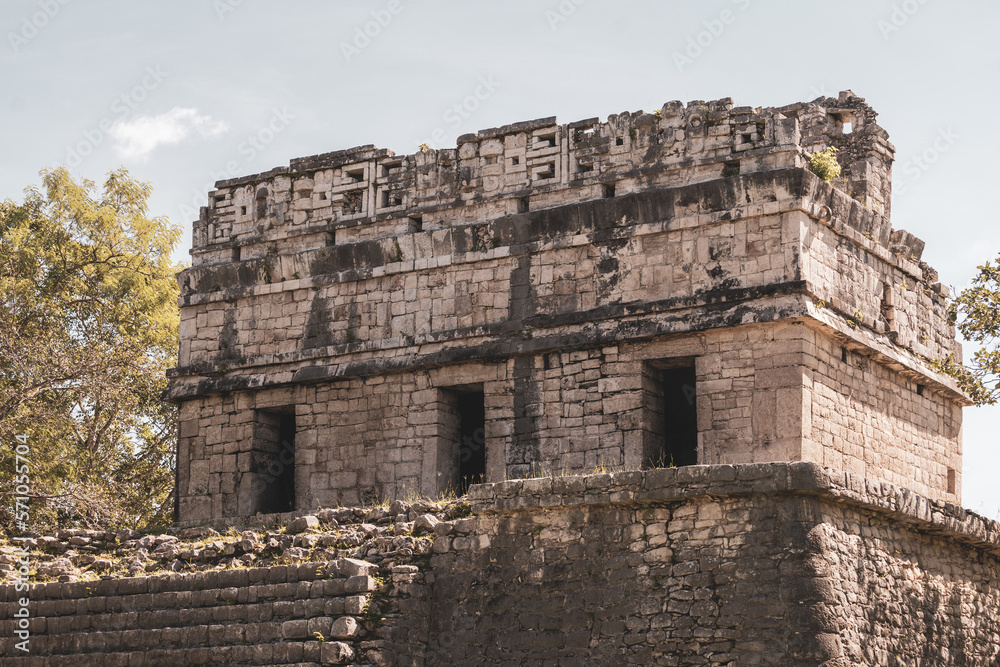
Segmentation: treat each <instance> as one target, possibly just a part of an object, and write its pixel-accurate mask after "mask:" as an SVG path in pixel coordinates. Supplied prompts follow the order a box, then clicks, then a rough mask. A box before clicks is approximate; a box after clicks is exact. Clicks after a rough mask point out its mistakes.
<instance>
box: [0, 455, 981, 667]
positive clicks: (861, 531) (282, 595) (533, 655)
mask: <svg viewBox="0 0 1000 667" xmlns="http://www.w3.org/2000/svg"><path fill="white" fill-rule="evenodd" d="M470 502H471V507H466V508H464V510H463V511H462V512H461V513H462V514H465V513H467V512H468V511H470V510H471V511H472V512H474V514H472V515H470V516H463V517H461V518H458V517H457V516H456V514H455V513H454V512H453V511H451V510H453V509H455V508H458V507H459V505H458V504H454V505H452V506H450V508H449V509H448V510H446V511H444V512H440V513H438V515H439V517H440V519H441V523H439V524H438V527H439V528H440V527H441V526H445V525H447V526H450V531H448V532H449V534H448V535H447V536H438V537H437V538H433V537H425V538H419V539H418V542H421V543H429V542H430V540H432V539H433V540H434V545H435V548H434V549H433V552H430V553H429V552H426V551H423V550H421V549H416V550H412V552H408V551H406V549H407V547H404V548H402V549H400V548H394V546H395V545H396V544H397V542H396V540H399V539H400V538H398V537H389V536H386V535H379V534H377V533H378V530H376V531H375V533H373V534H371V535H369V536H368V538H367V541H366V542H365V544H364V548H363V549H361V548H360V547H359V551H361V552H362V553H364V554H365V557H366V558H367V559H369V560H365V561H363V560H361V559H358V558H355V559H353V560H352V559H348V558H344V557H339V558H337V559H335V560H329V561H322V562H308V563H301V564H282V565H272V566H270V567H262V568H249V569H247V568H242V567H238V566H236V567H226V568H225V569H221V570H212V571H199V572H189V571H188V572H185V573H174V574H158V575H153V576H143V577H135V578H108V579H101V580H96V579H95V580H91V581H80V582H76V583H59V582H52V583H44V584H34V585H32V586H31V588H30V590H29V591H28V592H27V594H28V596H29V597H30V599H31V607H30V609H31V618H30V620H29V623H30V628H31V637H32V642H31V651H32V653H31V655H30V656H26V657H24V658H20V659H19V658H17V657H16V653H15V652H14V650H13V648H12V647H13V644H12V642H13V641H14V639H13V637H14V634H13V628H14V623H15V620H13V619H11V618H10V616H8V617H7V618H6V620H2V621H0V650H3V652H4V655H5V656H7V657H5V658H4V661H5V662H4V664H7V663H8V662H10V664H25V665H35V664H38V665H46V666H49V665H54V666H62V665H80V664H100V665H111V666H117V665H122V666H125V665H129V664H134V663H141V664H153V665H178V664H243V663H246V664H254V663H256V664H303V663H305V664H317V663H322V662H324V661H326V662H327V664H338V662H337V661H341V663H344V662H345V661H346V662H350V661H355V662H356V664H364V665H402V664H410V665H512V664H537V663H544V662H546V661H550V662H554V663H556V664H558V663H560V662H563V663H569V664H576V663H583V664H614V665H650V664H676V665H687V664H719V665H729V664H737V665H740V664H747V665H751V664H752V665H764V666H769V667H770V666H773V667H785V666H787V665H792V664H794V665H811V666H816V667H819V666H820V665H845V666H846V665H851V666H855V665H857V666H863V667H869V666H871V667H875V666H876V665H887V664H899V665H910V664H922V663H923V662H929V664H933V665H935V666H936V667H959V666H962V667H988V666H991V665H993V664H995V661H996V647H997V646H998V645H1000V616H998V615H997V614H996V609H997V608H998V606H1000V567H998V565H1000V563H998V559H1000V525H998V524H997V523H995V522H992V521H988V520H985V519H983V518H982V517H979V516H977V515H975V514H973V513H971V512H967V511H965V510H962V509H961V508H959V507H956V506H954V505H949V504H946V503H942V502H940V501H934V500H930V499H927V498H925V497H922V496H919V495H917V494H915V493H913V492H912V491H910V490H908V489H905V488H900V487H894V486H892V485H889V484H886V483H883V482H879V481H875V480H866V479H864V478H861V477H857V476H854V475H850V474H848V473H844V472H842V471H836V470H832V469H829V468H823V467H820V466H817V465H814V464H809V463H793V464H787V463H778V464H754V465H738V466H728V465H718V466H692V467H688V468H683V469H669V468H667V469H661V470H651V471H644V472H625V473H613V474H601V475H592V476H586V477H563V478H550V479H541V480H534V482H533V483H532V484H526V483H525V482H524V481H521V480H518V481H510V482H504V483H500V484H492V485H482V486H477V487H474V488H473V492H472V493H471V494H470ZM348 512H350V513H351V515H353V516H355V517H357V519H358V520H359V521H360V520H362V519H363V518H365V517H367V516H369V514H370V512H371V510H370V509H369V508H359V509H353V510H338V515H339V516H340V517H341V518H346V514H347V513H348ZM389 516H390V515H388V513H387V514H386V518H388V517H389ZM387 525H389V523H388V521H387V522H386V523H384V524H376V528H377V529H380V528H381V527H382V526H387ZM219 527H220V528H222V527H221V526H219ZM321 528H322V529H325V528H326V527H325V526H324V527H321ZM248 529H249V527H248ZM346 530H348V528H347V527H340V528H338V529H336V531H346ZM219 532H220V533H221V538H222V539H223V540H228V538H229V536H228V534H227V531H225V530H220V531H219ZM279 534H281V533H279ZM323 534H325V530H324V533H323ZM335 534H337V533H336V532H331V535H335ZM77 536H79V537H90V538H91V539H92V543H94V542H98V543H99V542H100V541H101V538H100V537H98V536H96V535H82V534H81V535H69V536H68V537H77ZM167 543H173V542H167ZM181 546H182V548H184V549H187V548H189V547H190V545H189V544H188V543H186V542H182V544H181ZM343 553H344V550H338V551H337V554H338V555H340V554H343ZM318 554H319V552H316V553H314V556H316V555H318ZM359 555H360V554H359ZM32 557H35V555H34V554H33V555H32ZM351 578H355V579H356V580H362V579H364V580H368V579H369V578H371V579H372V580H374V581H376V582H377V583H378V588H377V590H376V591H372V592H367V593H364V594H354V595H351V594H349V593H348V592H347V591H348V588H349V587H350V586H349V583H348V582H350V581H351ZM19 595H23V593H18V592H17V591H16V590H15V588H14V586H13V585H11V584H8V585H4V586H0V601H2V602H3V603H4V605H5V606H6V607H7V608H8V609H13V608H14V607H15V605H16V602H14V600H16V598H17V597H18V596H19ZM316 633H319V635H320V636H321V637H322V641H320V638H319V637H318V636H317V635H316ZM337 637H341V639H339V640H338V639H336V638H337ZM10 656H15V657H10Z"/></svg>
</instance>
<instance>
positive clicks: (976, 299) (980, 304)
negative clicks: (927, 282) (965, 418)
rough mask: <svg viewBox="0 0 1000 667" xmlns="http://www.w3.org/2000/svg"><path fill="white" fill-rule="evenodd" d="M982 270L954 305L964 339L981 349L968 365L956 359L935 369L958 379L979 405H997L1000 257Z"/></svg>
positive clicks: (999, 396)
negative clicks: (978, 345) (976, 344)
mask: <svg viewBox="0 0 1000 667" xmlns="http://www.w3.org/2000/svg"><path fill="white" fill-rule="evenodd" d="M978 270H979V273H978V274H977V275H976V277H975V278H974V279H973V280H972V285H970V286H969V287H968V288H966V289H964V290H962V293H961V294H959V295H958V297H956V298H955V299H954V300H953V301H952V302H951V315H952V317H953V318H954V320H955V325H956V327H957V328H958V331H959V332H960V333H961V334H962V336H963V337H964V338H965V339H966V340H968V341H971V342H973V343H978V344H980V346H981V347H980V348H979V349H978V350H977V351H976V352H975V353H974V354H973V355H972V363H970V364H969V365H967V366H964V365H962V364H961V360H956V359H953V358H952V357H948V358H947V359H944V360H939V361H937V362H936V363H935V366H936V367H937V369H938V370H940V371H943V372H945V373H947V374H949V375H951V376H953V377H954V378H955V379H956V380H958V383H959V385H960V386H961V387H962V389H964V390H965V392H966V393H967V394H969V397H970V398H972V400H973V401H975V402H976V404H977V405H995V404H996V402H997V400H998V399H1000V349H998V346H997V342H998V337H1000V258H998V259H997V263H996V264H993V263H992V262H986V264H984V265H983V266H980V267H978Z"/></svg>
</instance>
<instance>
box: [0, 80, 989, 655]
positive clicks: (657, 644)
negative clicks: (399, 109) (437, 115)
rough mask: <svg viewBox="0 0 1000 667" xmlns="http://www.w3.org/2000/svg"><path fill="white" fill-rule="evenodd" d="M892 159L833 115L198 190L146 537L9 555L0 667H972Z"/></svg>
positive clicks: (934, 397)
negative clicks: (21, 569) (161, 491)
mask: <svg viewBox="0 0 1000 667" xmlns="http://www.w3.org/2000/svg"><path fill="white" fill-rule="evenodd" d="M830 146H833V147H835V148H837V149H838V151H839V152H838V153H837V155H838V157H839V160H840V164H841V165H842V167H843V171H842V174H841V177H840V178H838V179H836V180H834V181H833V182H832V183H827V182H825V181H823V180H821V179H820V178H818V177H817V176H816V175H814V174H813V173H812V171H810V169H809V166H810V164H809V156H810V155H811V154H814V153H816V152H818V151H821V150H824V149H826V148H827V147H830ZM892 159H893V147H892V144H890V143H889V142H888V141H887V135H886V133H885V131H883V130H882V128H880V127H879V126H878V125H876V124H875V112H874V111H872V109H871V108H870V107H868V106H867V105H866V104H865V103H864V100H862V99H860V98H858V97H856V96H855V95H854V94H852V93H850V92H844V93H841V94H840V96H839V97H838V98H837V99H831V98H821V99H818V100H815V101H813V102H810V103H803V104H793V105H790V106H785V107H780V108H768V109H757V108H750V107H734V106H733V103H732V101H731V100H719V101H715V102H708V103H706V102H698V101H696V102H690V103H688V104H687V105H682V104H680V103H677V102H673V103H669V104H666V105H665V106H664V107H663V108H662V109H661V110H659V111H658V112H657V113H655V114H645V113H634V114H630V113H623V114H619V115H616V116H611V117H610V118H609V119H608V120H607V122H603V123H602V122H600V121H599V120H598V119H589V120H585V121H580V122H576V123H570V124H568V125H559V124H557V123H556V122H555V119H552V118H546V119H542V120H538V121H532V122H526V123H519V124H515V125H509V126H506V127H501V128H496V129H491V130H483V131H481V132H478V133H476V134H474V135H466V136H463V137H460V138H459V141H458V147H457V148H456V149H453V150H438V151H434V150H426V151H423V152H419V153H416V154H414V155H408V156H396V155H393V154H392V153H391V152H389V151H385V150H379V149H376V148H373V147H371V146H366V147H361V148H355V149H351V150H347V151H341V152H337V153H330V154H326V155H319V156H316V157H311V158H304V159H300V160H295V161H293V162H292V163H291V165H290V166H289V167H287V168H279V169H275V170H273V171H271V172H268V173H266V174H258V175H256V176H249V177H246V178H241V179H236V180H232V181H225V182H221V183H219V184H218V186H217V189H216V190H215V191H214V192H212V193H211V198H210V205H209V206H208V207H207V208H205V209H204V210H203V214H202V216H201V219H200V220H199V221H198V222H197V223H195V227H194V235H195V239H194V245H195V247H194V250H193V256H194V261H193V266H192V267H191V268H190V269H188V270H187V271H185V272H184V273H183V274H181V276H180V281H181V285H182V299H181V318H182V319H181V349H180V363H179V367H178V368H177V369H175V370H174V371H173V372H172V376H171V382H170V386H169V389H168V391H167V396H168V398H169V399H171V400H174V401H177V402H178V403H180V413H181V425H180V447H179V452H178V466H177V476H178V478H177V495H178V508H177V509H178V522H177V525H175V526H174V527H173V528H171V529H170V530H168V531H166V532H165V533H164V534H161V535H155V534H149V535H139V534H138V533H134V532H133V531H119V532H117V533H115V532H105V531H87V530H76V529H73V530H63V531H59V533H58V534H57V535H56V536H52V537H41V538H38V539H37V540H31V541H30V544H29V543H28V542H23V543H19V546H18V547H12V546H5V545H2V544H0V581H8V582H12V573H13V572H14V568H15V565H13V564H12V563H13V562H14V560H13V559H17V558H20V557H21V556H18V555H17V554H18V553H20V552H18V551H17V549H18V548H19V547H20V546H21V545H26V546H25V548H27V547H31V548H33V549H34V551H32V552H31V553H29V554H28V556H27V558H29V559H34V561H35V562H37V563H38V568H37V572H38V575H39V577H40V578H36V579H35V581H36V582H37V583H32V584H31V586H30V591H29V592H28V593H27V595H28V596H29V597H30V601H29V607H28V608H29V609H30V616H31V618H30V619H28V618H23V617H16V616H15V613H21V612H20V611H19V610H21V609H24V608H25V607H24V605H23V604H22V603H21V602H20V601H19V600H20V599H21V598H22V596H24V595H26V594H25V593H23V592H19V589H17V588H15V585H14V584H13V583H8V584H7V585H0V602H3V603H6V604H4V605H2V607H0V608H2V609H4V610H6V611H7V614H6V616H0V654H3V655H4V656H15V657H13V658H10V659H9V660H8V659H7V658H6V657H5V659H4V662H3V664H8V662H9V663H10V664H23V665H26V666H28V667H35V666H36V665H37V666H38V667H58V666H60V665H67V666H69V665H72V666H74V667H79V666H80V665H84V664H86V665H89V664H93V665H101V666H102V667H106V666H110V667H129V666H134V665H171V666H172V665H189V664H190V665H237V664H239V665H251V664H252V665H279V664H280V665H286V664H287V665H297V666H299V667H302V666H304V665H320V664H351V665H359V666H361V667H375V666H377V667H393V666H398V667H404V666H406V667H418V666H421V665H456V666H460V667H480V666H482V665H490V666H496V667H501V666H504V667H506V666H509V665H654V664H655V665H678V666H681V665H683V666H687V665H718V666H719V667H744V666H749V665H754V666H757V667H787V666H788V665H796V666H797V667H858V666H865V667H868V666H872V667H875V666H878V667H912V666H915V665H933V666H934V667H995V666H996V665H998V664H1000V613H998V612H997V609H1000V524H998V523H996V522H992V521H988V520H985V519H983V518H982V517H979V516H977V515H975V514H974V513H972V512H967V511H966V510H964V509H962V508H961V507H960V506H959V505H958V503H959V502H960V494H961V475H960V471H961V465H962V458H961V409H962V407H963V406H964V405H968V400H967V398H966V397H965V396H963V394H962V393H961V392H960V391H959V390H958V388H957V387H956V385H955V384H954V383H953V381H952V380H950V379H949V378H947V377H942V376H940V375H937V374H936V373H935V372H934V371H933V370H932V368H931V367H930V366H929V363H928V361H927V360H929V359H935V358H940V357H943V356H945V355H947V354H949V353H957V352H958V347H957V345H956V343H955V332H954V329H953V328H952V326H951V324H950V323H949V320H948V314H947V309H946V304H945V295H946V294H947V290H946V289H945V288H943V287H942V286H941V284H940V283H938V282H937V277H936V275H935V272H934V270H933V269H931V268H930V267H929V266H927V265H926V264H924V263H922V262H921V261H920V256H921V251H922V249H923V248H922V247H923V243H922V242H921V241H920V240H919V239H917V238H915V237H914V236H912V235H910V234H908V233H906V232H904V231H894V230H893V229H892V228H891V226H890V222H889V203H890V188H891V182H890V170H891V165H892ZM706 464H707V465H706ZM479 482H483V483H479ZM448 492H455V493H459V494H464V495H463V496H462V497H461V498H458V499H452V500H449V501H447V502H443V503H436V502H431V501H429V500H427V497H434V496H436V495H437V494H442V493H448ZM375 500H378V501H391V502H372V501H375ZM358 504H362V506H360V507H359V506H357V505H358ZM318 508H322V509H318ZM206 524H213V525H214V526H215V527H217V528H219V529H220V531H221V532H217V531H216V530H215V529H214V528H212V527H211V526H208V525H206ZM224 527H226V528H224ZM230 528H231V529H230ZM18 562H19V561H18ZM46 573H47V574H46ZM57 576H58V578H59V581H47V582H46V581H44V579H46V578H48V579H53V578H56V577H57ZM76 577H79V580H74V578H76ZM18 632H21V633H30V635H31V641H32V644H31V653H30V655H29V654H19V653H17V652H16V651H15V648H14V644H15V641H17V640H18V636H17V635H16V633H18ZM19 657H20V659H18V658H19Z"/></svg>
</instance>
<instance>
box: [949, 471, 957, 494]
mask: <svg viewBox="0 0 1000 667" xmlns="http://www.w3.org/2000/svg"><path fill="white" fill-rule="evenodd" d="M957 492H958V473H957V472H955V470H954V469H953V468H948V493H951V494H955V493H957Z"/></svg>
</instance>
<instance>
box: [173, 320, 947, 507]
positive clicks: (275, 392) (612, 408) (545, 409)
mask: <svg viewBox="0 0 1000 667" xmlns="http://www.w3.org/2000/svg"><path fill="white" fill-rule="evenodd" d="M835 336H836V332H834V331H832V330H830V329H829V328H825V327H821V326H819V325H817V324H816V323H815V322H813V321H812V320H810V319H807V318H800V319H798V320H790V321H782V322H780V323H777V324H774V323H763V324H756V325H742V326H739V327H730V328H722V329H709V330H706V331H704V332H701V333H698V334H689V335H685V336H679V337H670V338H657V339H652V340H648V341H642V342H633V343H623V344H615V343H610V342H609V343H606V344H605V345H603V346H601V347H596V348H595V347H590V348H587V347H584V348H582V349H578V350H571V351H552V352H545V353H539V354H534V355H521V356H518V357H516V358H513V359H499V360H495V361H491V362H483V361H478V362H468V363H465V364H452V365H448V366H444V367H440V368H433V369H426V370H414V371H410V370H403V371H398V372H392V373H385V374H380V375H377V376H372V377H368V378H353V379H343V380H338V381H332V382H330V381H324V382H319V383H312V384H306V385H299V386H295V387H289V388H276V389H269V390H267V389H265V390H256V391H240V392H234V393H231V394H227V395H223V396H209V397H205V398H201V399H195V400H192V401H186V402H185V403H183V404H182V406H181V440H180V447H181V452H180V456H181V461H189V462H190V465H189V466H182V467H181V469H180V471H179V477H178V489H179V494H180V518H181V519H182V520H184V521H191V520H204V519H211V518H221V517H226V516H246V515H248V514H253V513H255V512H257V511H258V510H259V509H260V508H259V507H258V506H255V505H254V504H253V503H254V501H255V498H256V496H255V494H254V493H253V485H252V482H251V480H252V479H253V478H254V477H255V476H259V475H260V473H261V472H262V471H261V469H260V468H259V467H255V466H254V461H253V453H252V452H253V450H254V447H255V445H254V437H255V434H256V431H255V419H256V417H255V415H257V414H259V413H260V412H261V411H264V412H265V413H268V414H269V412H268V411H274V410H277V409H282V410H291V411H294V414H295V419H296V437H295V446H294V450H290V456H289V460H288V461H287V463H288V464H289V465H292V466H294V479H295V493H296V499H295V504H294V508H295V509H309V508H316V507H331V506H337V505H351V504H356V503H358V502H362V501H364V502H372V501H375V500H377V499H391V498H406V497H408V496H412V495H430V496H433V495H436V494H438V493H442V492H454V491H456V490H457V489H456V486H455V485H454V477H453V474H454V473H453V470H452V468H451V466H452V465H453V462H454V461H456V460H458V457H457V450H456V449H455V444H454V443H453V442H452V441H451V439H450V436H449V435H448V433H450V432H451V431H450V430H449V429H450V428H453V427H450V426H448V423H449V420H451V419H453V416H452V415H453V413H452V412H450V411H448V410H446V409H443V404H442V398H441V396H440V392H441V391H442V390H448V389H449V388H454V387H469V386H473V385H474V386H476V387H478V388H480V389H481V391H482V392H483V398H484V401H483V403H484V407H485V429H484V433H483V440H482V442H481V443H479V445H481V446H482V447H483V448H484V449H485V459H486V481H501V480H504V479H510V478H520V477H537V476H540V475H552V474H557V475H559V474H581V473H585V472H588V471H592V470H594V469H596V468H598V467H601V466H605V467H609V468H616V469H622V468H627V469H639V468H641V467H643V466H645V465H649V463H648V462H647V461H646V460H645V459H644V456H645V453H646V449H645V447H646V445H645V440H644V438H646V437H647V436H646V431H647V430H648V428H649V420H650V419H651V418H652V417H651V414H650V412H649V410H648V405H647V403H646V400H647V396H648V394H647V391H646V390H645V388H644V386H643V374H644V372H645V370H646V369H648V368H650V365H651V364H652V365H656V364H659V363H663V362H672V361H678V360H681V361H684V362H685V363H689V364H690V365H692V366H693V368H694V376H695V384H694V386H693V388H692V401H694V402H695V408H696V410H697V426H698V432H699V435H698V438H699V440H698V459H697V460H698V462H700V463H727V464H736V463H757V462H769V461H798V460H806V461H814V462H817V463H822V464H826V465H831V466H833V465H836V466H837V467H839V468H841V469H845V470H849V471H851V472H853V473H856V474H860V475H865V476H868V477H871V478H874V479H882V480H885V481H887V482H892V483H896V484H899V485H905V486H908V487H909V488H911V489H913V490H915V491H917V492H919V493H923V494H925V495H928V496H929V497H932V498H935V499H942V500H948V501H953V502H957V501H958V500H959V498H960V491H961V486H960V485H961V467H960V466H961V437H960V436H961V414H960V407H959V406H958V405H957V404H956V402H955V400H954V398H953V397H952V396H951V395H949V394H948V393H947V392H944V391H941V390H940V389H933V388H931V387H930V386H922V385H917V384H915V383H913V382H911V381H910V380H908V379H906V378H905V377H904V376H902V375H901V374H900V373H898V372H897V371H895V370H893V369H892V368H891V367H889V366H887V365H885V364H884V363H883V362H882V361H880V360H878V359H876V358H873V357H871V356H866V355H865V354H862V353H860V352H858V351H849V350H848V349H847V347H845V346H844V345H846V343H844V342H838V340H837V339H836V338H835ZM862 351H864V350H863V349H862ZM921 387H923V388H921ZM862 388H866V389H865V390H862ZM664 464H667V465H668V464H669V462H666V463H662V462H661V463H660V465H664ZM265 472H267V471H265ZM270 472H271V473H272V474H273V473H274V472H275V471H270ZM279 472H280V471H279ZM288 509H293V508H291V507H289V508H288Z"/></svg>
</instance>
